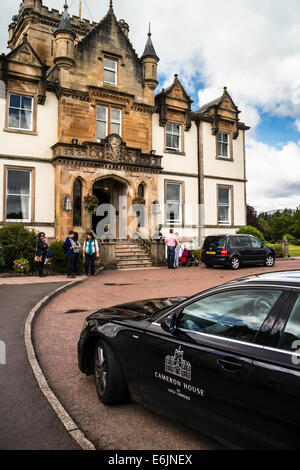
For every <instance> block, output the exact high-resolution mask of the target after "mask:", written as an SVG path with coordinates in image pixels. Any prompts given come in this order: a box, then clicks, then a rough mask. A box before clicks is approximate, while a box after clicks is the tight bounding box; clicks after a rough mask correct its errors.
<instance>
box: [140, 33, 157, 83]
mask: <svg viewBox="0 0 300 470" xmlns="http://www.w3.org/2000/svg"><path fill="white" fill-rule="evenodd" d="M158 62H159V57H158V56H157V54H156V52H155V49H154V46H153V43H152V39H151V31H150V25H149V33H148V41H147V44H146V47H145V50H144V53H143V55H142V63H143V70H144V80H145V84H146V86H148V88H150V90H155V88H156V87H157V84H158V81H157V65H158Z"/></svg>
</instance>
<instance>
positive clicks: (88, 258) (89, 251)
mask: <svg viewBox="0 0 300 470" xmlns="http://www.w3.org/2000/svg"><path fill="white" fill-rule="evenodd" d="M96 256H97V258H99V245H98V242H97V240H95V238H94V235H93V234H92V233H91V232H90V233H88V234H87V239H86V240H85V242H84V244H83V258H85V274H86V275H87V276H88V275H89V267H90V265H91V275H92V276H95V258H96Z"/></svg>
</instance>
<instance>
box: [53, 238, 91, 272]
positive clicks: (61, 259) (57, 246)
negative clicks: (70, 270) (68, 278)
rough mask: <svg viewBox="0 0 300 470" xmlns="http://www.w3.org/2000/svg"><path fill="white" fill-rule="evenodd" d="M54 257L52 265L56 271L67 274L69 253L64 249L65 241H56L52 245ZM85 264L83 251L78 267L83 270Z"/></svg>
mask: <svg viewBox="0 0 300 470" xmlns="http://www.w3.org/2000/svg"><path fill="white" fill-rule="evenodd" d="M50 248H51V250H52V252H53V257H52V258H50V267H51V270H52V271H53V272H54V273H60V274H65V273H66V272H67V255H66V253H65V251H64V249H63V242H60V241H56V242H53V243H52V244H51V246H50ZM82 265H83V258H82V253H80V254H79V263H78V269H79V271H81V269H82Z"/></svg>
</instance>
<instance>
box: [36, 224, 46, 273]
mask: <svg viewBox="0 0 300 470" xmlns="http://www.w3.org/2000/svg"><path fill="white" fill-rule="evenodd" d="M47 250H48V244H47V243H46V240H45V234H44V232H40V233H39V234H38V239H37V244H36V253H35V254H36V258H40V261H38V266H39V277H46V274H44V266H45V261H46V256H47Z"/></svg>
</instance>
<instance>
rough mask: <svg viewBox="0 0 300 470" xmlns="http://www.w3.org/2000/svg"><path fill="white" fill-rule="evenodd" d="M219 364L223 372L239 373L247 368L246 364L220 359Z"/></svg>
mask: <svg viewBox="0 0 300 470" xmlns="http://www.w3.org/2000/svg"><path fill="white" fill-rule="evenodd" d="M218 364H219V366H221V368H222V369H223V370H226V372H239V371H240V370H243V369H244V368H245V364H239V363H238V362H231V361H228V360H226V359H218Z"/></svg>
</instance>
